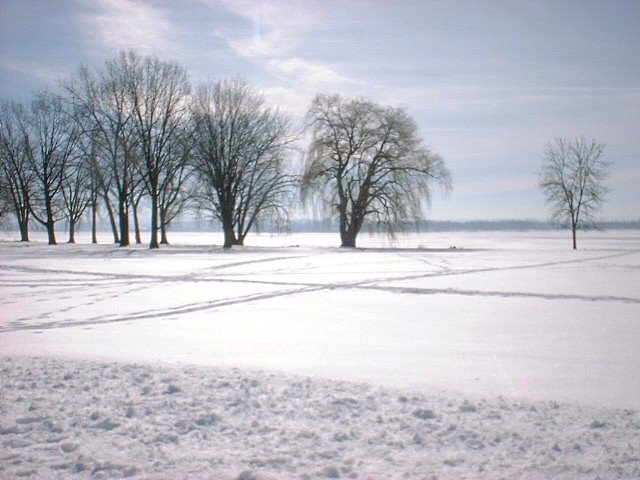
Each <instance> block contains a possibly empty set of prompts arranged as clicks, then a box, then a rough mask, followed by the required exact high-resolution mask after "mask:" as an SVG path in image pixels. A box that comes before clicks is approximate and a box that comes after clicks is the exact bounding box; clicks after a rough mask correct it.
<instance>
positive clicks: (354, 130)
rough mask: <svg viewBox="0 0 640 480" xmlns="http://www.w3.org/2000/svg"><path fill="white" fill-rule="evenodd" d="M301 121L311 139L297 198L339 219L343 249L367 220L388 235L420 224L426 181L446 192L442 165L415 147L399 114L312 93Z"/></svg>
mask: <svg viewBox="0 0 640 480" xmlns="http://www.w3.org/2000/svg"><path fill="white" fill-rule="evenodd" d="M307 115H308V122H309V128H310V129H311V133H312V140H311V145H310V147H309V151H308V155H307V162H306V165H305V171H304V175H303V179H302V194H303V199H304V200H305V201H307V200H308V199H309V198H311V197H312V196H313V198H315V199H318V200H319V201H320V205H321V206H322V207H323V209H325V210H326V211H328V212H330V213H331V214H335V215H337V216H338V221H339V228H340V240H341V245H342V246H343V247H355V245H356V237H357V236H358V233H359V232H360V230H361V228H362V226H363V223H364V222H365V220H366V219H371V220H373V221H375V222H376V223H378V224H383V225H385V226H386V228H387V229H388V231H389V232H390V233H393V231H395V230H396V229H398V228H399V227H401V226H402V225H403V223H404V222H406V221H407V220H411V219H414V220H415V219H418V218H421V217H422V216H423V214H424V207H425V206H426V205H427V204H428V203H429V199H430V195H431V183H432V182H435V183H437V184H439V185H440V186H442V187H443V188H445V189H448V188H450V185H451V178H450V174H449V171H448V170H447V169H446V167H445V165H444V161H443V160H442V158H441V157H440V156H439V155H436V154H433V153H432V152H430V151H429V150H428V149H427V148H426V147H425V146H424V145H423V144H422V141H421V139H420V138H419V136H418V129H417V126H416V124H415V122H414V121H413V120H412V119H411V118H410V117H409V115H408V114H407V113H406V112H405V111H404V110H402V109H400V108H393V107H384V106H380V105H377V104H375V103H373V102H370V101H367V100H362V99H347V98H342V97H340V96H338V95H318V96H317V97H316V98H315V99H314V101H313V103H312V105H311V107H310V109H309V112H308V114H307Z"/></svg>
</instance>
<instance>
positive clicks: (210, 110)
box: [193, 79, 294, 248]
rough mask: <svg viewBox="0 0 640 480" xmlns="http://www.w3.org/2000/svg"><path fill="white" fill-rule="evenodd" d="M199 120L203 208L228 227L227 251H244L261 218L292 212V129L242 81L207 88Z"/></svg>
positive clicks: (200, 97) (200, 95)
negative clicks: (289, 159) (289, 163)
mask: <svg viewBox="0 0 640 480" xmlns="http://www.w3.org/2000/svg"><path fill="white" fill-rule="evenodd" d="M193 118H194V121H195V125H196V133H195V137H194V160H193V164H194V166H195V170H196V175H197V178H198V186H199V189H200V191H199V200H200V206H201V207H202V208H204V209H208V210H210V211H211V212H212V213H213V214H214V216H215V217H216V218H218V220H219V221H220V223H221V224H222V229H223V232H224V247H225V248H230V247H231V246H232V245H242V244H243V242H244V239H245V237H246V235H247V233H248V232H249V231H250V230H251V228H252V227H253V226H254V225H255V223H256V222H257V221H258V220H259V219H260V218H261V217H264V216H266V215H270V214H273V215H278V214H280V215H281V214H284V213H285V212H286V207H287V203H288V195H289V194H290V193H291V190H292V185H293V182H294V179H293V177H292V176H291V175H290V174H289V173H288V172H287V171H286V168H285V167H286V165H285V158H286V155H285V154H286V150H287V148H288V147H289V145H290V144H291V142H292V141H293V139H294V135H293V133H292V129H291V126H290V124H289V121H288V119H287V118H286V117H285V116H283V115H282V114H280V113H279V112H277V111H275V110H273V109H271V108H269V107H267V106H265V104H264V99H263V97H262V95H260V94H259V93H257V92H255V91H254V90H252V89H251V88H250V87H249V86H248V85H247V84H246V83H245V82H244V81H243V80H240V79H235V80H232V81H221V82H218V83H216V84H215V85H212V84H209V85H202V86H201V87H200V88H199V89H198V92H197V95H196V99H195V105H194V114H193Z"/></svg>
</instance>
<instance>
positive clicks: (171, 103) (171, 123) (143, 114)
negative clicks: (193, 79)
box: [120, 52, 191, 248]
mask: <svg viewBox="0 0 640 480" xmlns="http://www.w3.org/2000/svg"><path fill="white" fill-rule="evenodd" d="M120 59H121V62H122V66H123V69H124V71H125V75H126V85H127V89H128V95H129V99H130V102H131V106H132V109H133V125H134V132H135V136H136V144H137V147H138V150H139V152H140V153H139V156H140V158H139V162H138V163H137V164H136V165H137V168H138V171H139V173H140V176H141V178H142V181H143V184H144V188H145V190H146V192H147V193H148V195H149V198H150V200H151V240H150V242H149V248H158V247H159V246H160V245H159V243H158V230H159V229H160V222H159V210H160V196H161V194H162V191H163V189H164V188H165V185H164V183H165V182H171V181H173V175H174V174H175V173H176V170H175V169H176V168H180V166H179V165H180V163H179V162H175V159H176V155H175V150H176V149H178V148H179V147H178V146H177V144H179V143H180V142H181V141H182V139H183V138H184V137H185V136H188V134H186V133H185V132H187V131H188V129H189V128H191V125H190V122H189V108H188V95H189V94H190V86H189V82H188V80H187V73H186V71H185V70H184V69H183V68H182V67H181V66H180V65H178V64H177V63H175V62H169V61H164V60H161V59H159V58H157V57H144V58H142V57H139V56H138V55H136V54H135V53H134V52H128V53H122V54H120Z"/></svg>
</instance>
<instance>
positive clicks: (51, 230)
mask: <svg viewBox="0 0 640 480" xmlns="http://www.w3.org/2000/svg"><path fill="white" fill-rule="evenodd" d="M46 227H47V237H48V239H49V245H57V244H58V242H56V231H55V223H54V222H53V220H51V219H48V220H47V224H46Z"/></svg>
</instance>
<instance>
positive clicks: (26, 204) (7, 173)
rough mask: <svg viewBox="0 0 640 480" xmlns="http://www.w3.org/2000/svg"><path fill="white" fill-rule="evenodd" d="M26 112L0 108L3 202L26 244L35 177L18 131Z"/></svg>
mask: <svg viewBox="0 0 640 480" xmlns="http://www.w3.org/2000/svg"><path fill="white" fill-rule="evenodd" d="M26 116H27V112H26V110H25V108H24V106H23V105H22V104H19V103H8V102H2V104H1V105H0V180H1V181H2V201H3V205H4V207H5V208H6V210H7V211H12V212H13V213H14V214H15V216H16V219H17V221H18V227H19V229H20V240H21V241H23V242H28V241H29V219H30V216H31V197H32V196H33V189H34V175H33V170H32V169H31V168H30V165H29V161H28V152H27V149H28V142H27V139H26V138H25V136H24V131H23V129H22V128H21V125H22V124H23V122H24V120H25V119H26Z"/></svg>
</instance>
